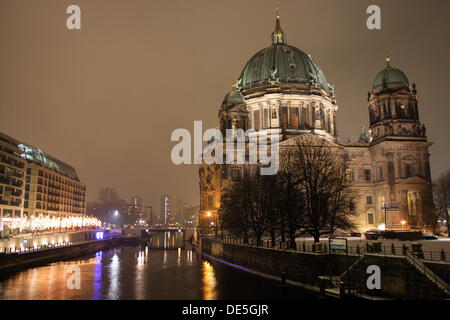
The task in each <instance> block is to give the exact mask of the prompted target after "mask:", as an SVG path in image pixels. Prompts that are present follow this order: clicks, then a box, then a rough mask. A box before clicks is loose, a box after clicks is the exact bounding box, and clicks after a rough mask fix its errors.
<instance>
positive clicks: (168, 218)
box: [159, 194, 174, 225]
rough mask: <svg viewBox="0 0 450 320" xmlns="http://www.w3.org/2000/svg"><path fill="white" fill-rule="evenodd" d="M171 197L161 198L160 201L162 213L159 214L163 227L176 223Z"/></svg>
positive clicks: (165, 195) (163, 196)
mask: <svg viewBox="0 0 450 320" xmlns="http://www.w3.org/2000/svg"><path fill="white" fill-rule="evenodd" d="M171 202H172V201H171V197H170V196H169V195H167V194H163V195H162V196H161V201H160V207H159V208H160V213H159V223H160V224H162V225H167V224H171V223H174V221H173V220H174V219H173V217H172V204H171Z"/></svg>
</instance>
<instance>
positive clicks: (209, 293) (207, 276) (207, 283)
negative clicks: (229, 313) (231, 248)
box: [202, 260, 217, 300]
mask: <svg viewBox="0 0 450 320" xmlns="http://www.w3.org/2000/svg"><path fill="white" fill-rule="evenodd" d="M202 274H203V278H202V282H203V300H215V299H216V298H217V295H216V285H217V281H216V276H215V274H214V268H213V266H212V265H211V264H210V263H209V262H208V261H206V260H204V261H203V263H202Z"/></svg>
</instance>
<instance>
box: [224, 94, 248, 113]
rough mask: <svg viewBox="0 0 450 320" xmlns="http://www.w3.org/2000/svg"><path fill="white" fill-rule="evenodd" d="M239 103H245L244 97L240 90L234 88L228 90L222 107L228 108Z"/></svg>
mask: <svg viewBox="0 0 450 320" xmlns="http://www.w3.org/2000/svg"><path fill="white" fill-rule="evenodd" d="M239 104H245V100H244V97H243V96H242V94H241V93H240V92H239V91H236V90H233V91H230V92H228V93H227V94H226V95H225V97H224V98H223V102H222V109H225V110H228V109H229V108H231V107H234V106H237V105H239Z"/></svg>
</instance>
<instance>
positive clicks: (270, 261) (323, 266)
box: [197, 236, 450, 299]
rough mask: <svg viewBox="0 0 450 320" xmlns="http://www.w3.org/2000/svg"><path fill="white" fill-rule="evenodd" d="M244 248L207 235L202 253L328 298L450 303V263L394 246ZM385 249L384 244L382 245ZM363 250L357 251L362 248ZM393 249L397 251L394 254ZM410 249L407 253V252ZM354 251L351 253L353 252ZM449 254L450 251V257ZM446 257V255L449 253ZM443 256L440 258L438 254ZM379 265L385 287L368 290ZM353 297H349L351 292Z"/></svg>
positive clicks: (201, 245)
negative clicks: (342, 250) (373, 269)
mask: <svg viewBox="0 0 450 320" xmlns="http://www.w3.org/2000/svg"><path fill="white" fill-rule="evenodd" d="M280 246H281V248H280V247H278V248H272V247H271V246H270V245H269V246H267V245H266V246H264V243H262V245H261V246H255V245H252V243H250V244H243V243H242V242H241V241H240V240H239V239H232V238H225V239H218V238H215V237H213V236H202V237H201V238H200V239H199V241H198V243H197V250H198V251H199V252H201V253H202V255H203V256H204V257H205V258H206V259H208V258H213V259H215V260H216V261H219V262H223V263H228V264H233V265H235V266H237V267H240V268H242V270H245V269H247V270H248V271H251V272H260V273H264V274H266V275H270V276H274V277H278V278H279V279H280V281H284V282H289V281H291V282H292V283H298V284H300V285H302V286H304V287H306V288H307V287H309V288H311V289H312V290H316V291H317V290H318V291H320V292H321V293H323V294H327V293H332V292H334V293H337V295H338V296H340V297H348V296H358V297H364V298H368V299H384V298H389V299H448V298H449V297H450V295H449V286H448V282H449V281H450V262H447V261H431V260H425V259H423V256H422V255H420V254H418V253H416V252H414V251H412V249H411V248H408V247H406V246H405V247H398V246H397V247H396V246H394V247H392V245H391V246H390V247H389V249H390V251H389V250H388V249H384V251H383V250H380V246H379V245H374V244H373V243H369V242H367V243H366V244H365V245H362V246H360V247H359V250H357V249H355V250H352V252H347V253H338V252H330V250H329V248H326V247H325V246H324V247H323V250H322V251H321V252H317V251H314V249H313V246H309V245H308V244H306V242H305V244H304V245H300V246H298V248H297V250H290V249H286V248H284V247H283V244H280ZM381 247H382V246H381ZM357 248H358V247H357ZM392 248H394V252H393V251H392ZM404 248H406V250H404ZM349 251H350V250H349ZM448 254H450V253H448ZM444 255H445V256H447V252H445V253H444ZM436 256H437V257H438V258H439V255H436ZM373 265H376V266H378V267H379V268H380V271H381V289H379V290H378V289H377V290H371V289H369V288H368V287H367V284H366V283H367V278H368V277H369V276H370V274H368V272H367V270H368V267H369V266H373ZM349 293H350V294H349Z"/></svg>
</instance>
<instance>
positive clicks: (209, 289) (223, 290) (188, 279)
mask: <svg viewBox="0 0 450 320" xmlns="http://www.w3.org/2000/svg"><path fill="white" fill-rule="evenodd" d="M176 240H178V239H176ZM154 241H157V242H158V240H157V239H156V240H153V241H151V242H149V244H148V245H147V246H142V247H133V246H122V247H118V248H114V249H108V250H103V251H98V252H97V253H95V254H92V255H90V256H86V257H83V258H79V259H74V260H70V261H62V262H55V263H52V264H49V265H45V266H41V267H37V268H30V269H26V270H23V271H20V272H17V273H14V274H10V275H6V276H5V275H2V276H1V277H0V299H52V300H53V299H57V300H58V299H85V300H86V299H89V300H90V299H186V300H187V299H194V300H198V299H205V300H213V299H286V298H288V299H289V298H290V299H315V298H316V295H315V294H314V293H311V292H309V291H306V290H304V289H301V288H297V287H292V286H282V285H281V283H280V282H278V281H272V280H268V279H264V278H260V277H258V276H255V275H252V274H249V273H247V272H244V271H241V270H238V269H235V268H232V267H230V266H227V265H223V264H221V263H218V262H212V263H211V262H209V261H206V260H203V259H200V258H199V256H198V255H197V254H196V253H195V251H194V250H193V249H192V247H191V246H190V244H189V243H187V242H184V243H179V242H177V243H178V244H179V247H178V248H176V245H175V244H176V242H173V241H172V239H170V237H169V239H166V241H164V239H162V241H161V244H162V246H160V245H155V242H154ZM166 245H167V246H168V248H167V247H166V248H164V247H165V246H166ZM73 266H76V267H78V268H79V271H80V289H77V288H74V289H69V288H68V285H67V282H68V281H67V280H68V278H69V277H70V273H69V271H70V269H72V270H73V269H74V268H73Z"/></svg>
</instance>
